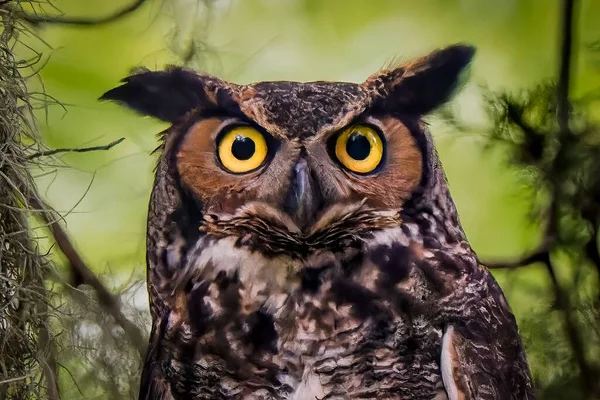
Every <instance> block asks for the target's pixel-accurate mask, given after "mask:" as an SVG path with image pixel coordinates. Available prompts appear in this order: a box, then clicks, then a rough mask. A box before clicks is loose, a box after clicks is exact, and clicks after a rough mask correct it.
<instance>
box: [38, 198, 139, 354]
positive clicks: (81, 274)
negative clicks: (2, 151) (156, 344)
mask: <svg viewBox="0 0 600 400" xmlns="http://www.w3.org/2000/svg"><path fill="white" fill-rule="evenodd" d="M29 203H30V205H31V206H32V208H34V209H37V210H42V211H41V212H40V216H41V218H42V219H43V220H44V221H45V222H46V224H48V227H49V229H50V231H51V232H52V235H53V236H54V240H55V241H56V244H57V245H58V247H59V248H60V250H61V251H62V253H63V254H64V255H65V257H66V258H67V260H68V261H69V264H70V267H71V271H72V273H73V275H74V276H75V277H76V284H87V285H89V286H91V287H92V288H93V289H94V291H95V292H96V295H97V296H98V301H99V302H100V305H101V306H102V307H103V308H104V310H106V312H108V313H109V314H110V315H111V316H112V317H113V318H114V319H115V321H116V323H117V324H118V325H119V326H121V328H123V330H124V331H125V334H126V335H127V337H128V338H129V341H130V342H131V344H132V345H133V346H135V348H136V350H137V351H138V353H139V355H140V357H141V358H142V359H144V357H145V352H146V343H145V340H144V335H142V332H141V330H140V329H139V328H138V327H137V326H136V325H135V324H134V323H133V322H131V321H130V320H129V319H127V317H126V316H125V315H124V314H123V311H122V310H121V304H120V301H119V299H118V298H117V297H116V296H114V295H113V294H112V293H111V292H110V291H109V290H108V289H107V288H106V287H105V286H104V285H103V284H102V282H101V281H100V279H98V277H97V276H96V275H95V274H94V273H93V272H92V271H91V270H90V268H89V267H88V266H87V264H86V263H85V262H84V261H83V259H82V258H81V256H80V255H79V253H78V252H77V250H75V247H74V246H73V243H72V242H71V240H70V239H69V236H68V235H67V233H66V232H65V230H64V229H63V228H62V227H61V225H60V222H59V221H60V218H59V216H58V215H57V213H56V212H55V211H54V210H52V209H51V208H50V207H48V206H47V205H46V204H44V203H43V202H42V201H41V200H40V199H39V198H37V197H31V198H30V199H29Z"/></svg>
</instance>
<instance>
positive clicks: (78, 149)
mask: <svg viewBox="0 0 600 400" xmlns="http://www.w3.org/2000/svg"><path fill="white" fill-rule="evenodd" d="M124 140H125V138H124V137H122V138H120V139H117V140H115V141H114V142H110V143H109V144H105V145H104V146H92V147H74V148H61V149H54V150H46V151H40V152H37V153H33V154H30V155H29V156H28V157H27V159H28V160H33V159H34V158H39V157H47V156H52V155H54V154H58V153H86V152H88V151H98V150H110V149H112V148H113V147H115V146H116V145H118V144H119V143H121V142H123V141H124Z"/></svg>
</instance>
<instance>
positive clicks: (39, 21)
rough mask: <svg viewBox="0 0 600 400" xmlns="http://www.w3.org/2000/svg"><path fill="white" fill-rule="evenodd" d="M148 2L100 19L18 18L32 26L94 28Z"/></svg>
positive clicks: (137, 1) (140, 0)
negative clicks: (56, 25)
mask: <svg viewBox="0 0 600 400" xmlns="http://www.w3.org/2000/svg"><path fill="white" fill-rule="evenodd" d="M145 2H146V0H135V1H134V2H133V3H131V4H130V5H128V6H127V7H124V8H122V9H120V10H118V11H115V12H114V13H112V14H110V15H107V16H105V17H100V18H85V17H72V18H69V17H60V16H50V15H33V14H27V13H23V12H19V13H18V14H17V16H18V17H19V18H20V19H22V20H23V21H26V22H28V23H30V24H32V25H45V24H59V25H73V26H93V25H102V24H107V23H110V22H113V21H116V20H118V19H119V18H122V17H124V16H126V15H128V14H130V13H132V12H134V11H135V10H137V9H138V8H140V7H141V6H142V5H143V4H144V3H145Z"/></svg>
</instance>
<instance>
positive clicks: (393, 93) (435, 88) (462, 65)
mask: <svg viewBox="0 0 600 400" xmlns="http://www.w3.org/2000/svg"><path fill="white" fill-rule="evenodd" d="M474 55H475V47H473V46H469V45H463V44H456V45H453V46H450V47H446V48H444V49H440V50H436V51H434V52H432V53H431V54H429V55H427V56H425V57H422V58H418V59H415V60H410V61H408V62H406V63H403V64H400V65H399V66H397V67H396V68H394V69H390V70H387V71H384V72H382V73H380V74H378V75H375V76H373V77H371V78H369V80H367V82H366V83H367V84H368V83H369V82H373V81H375V80H376V79H377V78H380V79H381V82H383V84H384V85H385V86H386V88H385V93H386V95H385V96H384V97H385V98H384V99H383V101H384V103H385V105H384V107H385V108H387V109H389V110H390V111H395V112H402V113H407V114H416V115H424V114H427V113H429V112H431V111H433V110H434V109H435V108H437V107H439V106H440V105H442V104H443V103H445V102H447V101H448V100H450V98H451V97H452V96H453V95H454V94H455V92H456V91H457V89H458V88H459V87H460V86H461V83H462V82H461V81H464V80H463V79H461V76H462V77H464V76H465V75H466V74H464V72H465V71H466V67H467V66H468V65H469V64H470V62H471V60H472V59H473V57H474Z"/></svg>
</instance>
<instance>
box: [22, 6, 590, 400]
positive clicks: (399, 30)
mask: <svg viewBox="0 0 600 400" xmlns="http://www.w3.org/2000/svg"><path fill="white" fill-rule="evenodd" d="M127 3H128V1H127V0H62V1H60V2H55V4H56V5H57V7H58V8H59V9H60V10H61V11H62V12H64V13H65V14H66V15H69V16H75V15H82V16H90V17H94V16H100V15H106V14H108V13H110V12H111V10H115V9H117V8H120V7H122V6H124V5H125V4H127ZM559 11H560V4H559V1H557V0H503V1H498V0H421V1H414V0H405V1H402V0H370V1H364V0H237V1H232V0H214V1H210V2H204V3H203V2H198V1H197V0H164V1H150V0H149V1H148V2H147V3H146V4H145V5H144V6H143V7H141V8H140V9H139V10H137V11H136V12H135V13H133V14H131V15H129V16H127V17H125V18H123V19H121V20H119V21H116V22H114V23H110V24H106V25H103V26H99V27H85V28H81V27H65V26H59V27H54V26H47V27H45V28H43V29H40V30H37V31H36V33H37V34H38V35H39V36H40V37H41V38H42V39H43V41H44V42H45V43H46V44H42V43H41V42H40V41H39V40H37V39H35V38H33V37H31V38H27V37H25V38H24V37H22V38H21V39H23V40H24V41H25V42H26V43H29V44H30V45H31V46H32V47H34V48H35V49H36V50H37V51H40V52H42V53H43V55H44V59H45V60H47V64H46V65H45V67H44V68H43V69H42V71H41V81H40V80H39V79H38V78H37V77H35V78H32V79H30V82H29V84H30V87H31V88H33V89H35V90H39V91H42V89H43V90H44V91H45V93H46V94H47V95H48V96H51V97H52V98H53V99H56V100H58V101H59V102H61V103H62V106H59V105H56V104H51V103H52V101H51V100H50V98H49V97H46V99H47V100H48V101H49V103H50V104H48V105H47V107H46V108H43V109H40V110H38V114H37V115H38V117H39V124H40V130H41V134H42V138H43V141H44V143H45V144H46V145H47V146H48V147H50V148H59V147H84V146H92V145H101V144H106V143H109V142H111V141H113V140H116V139H118V138H120V137H125V138H126V140H125V141H124V142H123V143H121V144H120V145H118V146H116V147H115V148H113V149H112V150H110V151H106V152H94V153H86V154H65V155H63V156H61V157H60V159H61V160H62V162H63V164H62V165H58V166H46V167H43V168H40V169H39V170H36V171H34V173H35V174H36V176H37V183H38V185H39V188H40V192H41V193H43V194H45V196H46V198H47V199H48V201H49V203H50V204H51V205H52V206H54V207H55V208H56V209H57V210H59V211H61V212H63V213H66V217H65V219H66V223H67V227H68V230H69V232H70V234H71V235H72V237H73V238H74V239H75V241H76V243H77V246H78V248H79V250H80V251H81V253H82V254H83V255H84V257H85V258H86V259H87V261H88V262H89V264H90V265H91V266H92V267H93V268H94V269H95V271H96V272H98V273H99V274H102V275H103V277H105V279H112V281H111V284H114V285H118V284H119V283H120V282H122V281H124V280H127V279H130V277H132V276H133V277H134V279H143V277H144V271H145V261H144V249H145V218H146V210H147V203H148V199H149V194H150V189H151V184H152V172H153V167H154V164H155V159H156V157H155V156H153V155H151V154H150V153H151V152H152V151H153V150H154V148H155V147H156V146H157V144H158V142H157V139H156V134H157V133H158V132H160V131H161V130H162V129H164V128H165V127H166V125H165V124H164V123H160V122H157V121H154V120H152V119H149V118H144V117H139V116H136V115H134V114H133V113H132V112H129V111H127V110H124V109H120V108H118V107H117V106H115V105H111V104H101V103H99V102H98V101H97V98H98V97H99V96H100V95H101V94H102V93H103V92H104V91H106V90H108V89H110V88H112V87H114V86H115V85H117V84H118V81H119V80H120V79H121V78H123V77H124V76H126V75H127V74H128V72H129V71H130V70H131V69H132V68H133V67H136V66H146V67H148V68H151V69H158V68H162V67H164V66H165V65H167V64H171V63H175V64H182V63H183V59H186V58H187V59H188V60H187V62H188V65H189V66H191V67H194V68H197V69H201V70H204V71H206V72H209V73H211V74H215V75H218V76H220V77H222V78H224V79H227V80H231V81H234V82H237V83H247V82H252V81H259V80H280V79H285V80H300V81H310V80H338V81H339V80H341V81H354V82H359V81H362V80H364V79H365V78H366V77H367V76H368V75H369V74H371V73H373V72H375V71H376V70H377V69H379V68H381V67H383V66H384V65H386V64H387V63H388V62H389V61H390V60H398V59H399V60H401V59H405V58H409V57H412V56H420V55H423V54H425V53H427V52H429V51H430V50H432V49H434V48H436V47H441V46H444V45H448V44H452V43H455V42H466V43H470V44H473V45H475V46H476V47H477V48H478V52H477V55H476V58H475V60H474V63H473V66H472V71H471V80H470V83H469V84H468V85H467V86H466V88H465V89H464V90H463V91H462V92H461V94H460V95H459V96H458V97H457V99H456V101H455V107H457V110H458V111H459V114H460V115H461V117H463V118H465V119H467V120H469V121H471V122H474V123H482V121H483V112H482V105H481V95H480V89H479V86H480V85H485V86H487V87H490V88H491V89H494V90H517V89H521V88H528V87H531V86H532V85H535V84H537V83H539V82H540V81H541V80H544V79H548V78H552V77H554V76H556V73H557V69H558V67H557V65H558V64H557V57H558V55H557V50H558V38H559V32H558V31H559V22H560V21H559V17H560V15H559ZM599 20H600V1H596V0H587V1H583V2H582V3H581V7H580V10H579V17H578V30H579V33H578V36H577V46H576V50H577V55H578V56H577V57H576V63H575V67H576V69H575V71H574V81H573V85H574V86H573V89H574V90H573V92H574V93H575V94H577V95H580V94H585V93H588V92H594V91H597V90H598V87H599V86H600V70H599V69H598V65H597V64H595V63H594V60H593V59H592V58H591V57H589V56H588V55H587V53H586V51H585V45H586V43H589V42H591V41H593V40H598V39H600V24H598V21H599ZM191 49H193V50H194V52H190V50H191ZM19 51H20V52H21V56H23V57H26V56H28V55H31V54H30V52H31V51H30V50H27V49H25V48H21V49H20V50H19ZM42 82H43V87H42ZM41 100H42V98H41V96H40V97H39V101H38V103H41V102H42V101H41ZM428 120H429V122H430V123H431V129H432V132H433V134H434V137H435V140H436V144H437V147H438V151H439V153H440V157H441V159H442V162H443V165H444V167H445V169H446V172H447V175H448V179H449V183H450V188H451V191H452V195H453V197H454V200H455V202H456V204H457V207H458V210H459V213H460V216H461V220H462V223H463V226H464V229H465V231H466V233H467V235H468V237H469V240H470V241H471V243H472V245H473V247H474V249H475V251H476V252H477V253H478V254H479V255H480V257H481V258H482V259H483V260H486V259H497V258H505V257H506V258H509V257H513V256H518V255H520V254H521V252H523V251H525V250H526V249H528V248H532V247H533V246H535V244H536V243H537V242H536V240H537V238H538V233H539V232H538V228H539V227H537V226H532V225H531V224H530V223H529V219H528V213H529V212H530V208H531V206H530V203H529V202H528V199H527V197H526V196H525V195H524V193H523V190H522V186H521V183H520V182H521V181H520V180H519V179H518V177H517V174H516V172H515V171H513V170H511V169H510V168H506V165H505V164H504V163H503V162H502V155H503V154H502V149H496V150H493V151H485V152H484V151H483V149H482V138H481V137H479V136H478V135H477V134H465V133H460V132H453V131H452V129H450V128H449V127H448V126H446V125H444V124H443V123H441V121H440V119H439V118H436V116H435V115H434V116H431V117H430V118H429V119H428ZM46 245H47V244H46ZM559 272H561V276H560V277H561V279H563V280H566V281H568V279H569V269H568V268H564V269H563V270H561V271H559ZM495 275H496V277H497V278H498V280H499V282H500V284H501V286H502V288H503V289H504V290H505V292H506V293H507V296H508V299H509V302H510V303H511V305H512V307H513V309H514V312H515V314H516V316H517V319H518V321H519V323H520V326H521V330H522V335H523V339H524V341H525V343H526V346H527V350H528V354H529V358H530V361H531V366H532V369H533V371H534V374H535V376H536V381H537V382H538V383H539V384H540V385H542V386H544V387H549V388H550V387H552V385H554V384H555V382H560V381H564V380H568V379H571V378H572V375H573V371H572V370H571V369H569V367H568V362H569V360H570V358H571V356H570V354H569V351H568V349H567V348H565V346H561V345H560V344H561V343H563V339H561V338H560V336H561V335H560V334H559V330H560V329H561V328H560V325H559V324H558V323H556V321H555V320H556V317H553V316H552V315H551V314H547V311H548V309H549V308H550V306H551V304H550V303H551V300H550V299H551V297H550V293H549V289H548V288H549V285H548V279H547V277H546V275H545V273H544V271H543V270H542V268H538V267H535V266H531V267H527V268H525V269H521V270H519V271H515V272H499V273H495ZM584 295H585V296H589V297H590V298H591V297H593V296H594V295H595V292H594V290H593V289H590V293H586V294H584ZM146 301H147V300H146V299H145V291H144V290H143V289H142V290H140V291H139V292H138V295H137V296H135V304H136V305H137V306H138V307H145V304H146ZM548 315H549V316H548ZM540 319H542V321H540ZM551 320H554V322H552V321H551ZM546 322H547V323H546ZM62 379H63V376H62V375H61V380H62ZM82 392H83V396H86V397H87V396H89V395H90V393H91V392H90V393H87V394H86V392H85V390H82ZM549 392H550V391H549ZM72 396H73V398H77V397H78V396H79V392H72ZM546 397H547V398H550V397H552V396H550V395H547V396H546ZM67 398H68V397H67ZM557 398H558V397H557Z"/></svg>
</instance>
